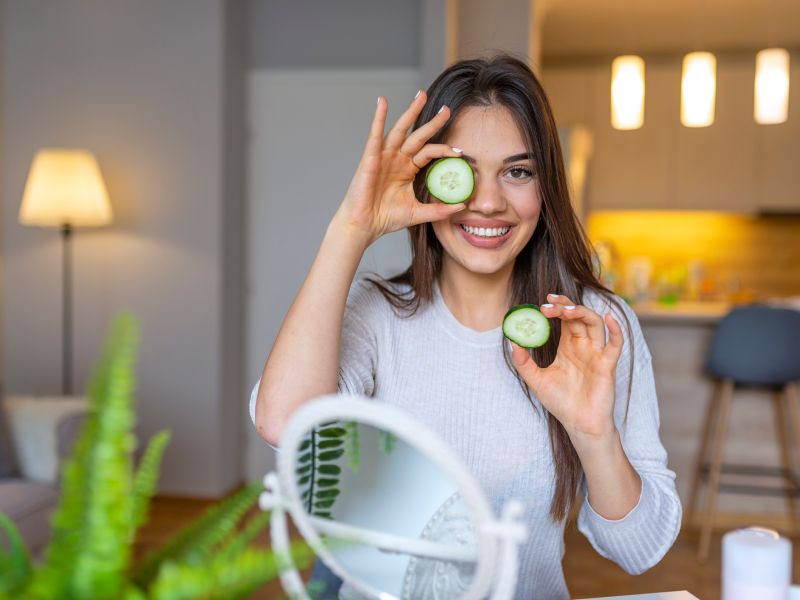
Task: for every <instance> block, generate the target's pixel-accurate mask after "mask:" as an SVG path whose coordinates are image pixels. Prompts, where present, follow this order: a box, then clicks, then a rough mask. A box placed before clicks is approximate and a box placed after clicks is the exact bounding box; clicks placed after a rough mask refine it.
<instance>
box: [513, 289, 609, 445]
mask: <svg viewBox="0 0 800 600" xmlns="http://www.w3.org/2000/svg"><path fill="white" fill-rule="evenodd" d="M548 300H549V301H550V302H551V303H552V304H543V305H541V306H540V307H539V308H540V310H541V311H542V314H544V315H545V316H546V317H548V318H550V319H561V340H560V341H559V344H558V351H557V354H556V358H555V360H554V361H553V363H552V364H551V365H550V366H548V367H545V368H541V367H539V366H537V365H536V363H535V362H534V361H533V359H532V358H531V356H530V354H529V353H528V351H527V350H525V349H523V348H521V347H519V346H517V345H516V344H513V343H512V347H513V353H512V360H513V363H514V366H515V367H516V369H517V371H518V372H519V374H520V376H521V377H522V379H523V380H524V381H525V383H526V384H527V385H528V387H529V388H530V389H531V390H532V391H533V392H534V394H536V397H537V398H538V399H539V401H540V402H541V403H542V406H544V407H545V408H546V409H547V410H548V411H549V412H550V414H552V415H553V416H554V417H555V418H556V419H558V420H559V421H560V422H561V424H562V425H563V426H564V428H565V429H566V431H567V433H568V434H569V436H570V438H572V439H573V443H575V442H576V441H578V440H577V439H576V438H581V440H591V439H600V438H605V437H607V436H608V435H611V434H614V433H615V432H616V426H615V425H614V394H615V376H614V371H615V369H616V366H617V361H618V360H619V357H620V354H621V352H622V341H623V337H622V329H621V328H620V325H619V323H618V322H617V321H616V319H614V317H613V316H611V314H610V313H609V314H607V315H605V323H606V324H607V325H608V333H609V335H608V341H606V332H605V327H604V326H603V321H604V319H603V318H601V317H600V315H598V314H597V313H596V312H594V311H592V310H590V309H589V308H587V307H585V306H580V305H576V304H575V303H573V302H572V301H571V300H570V299H569V298H567V297H566V296H555V295H553V294H550V295H549V296H548Z"/></svg>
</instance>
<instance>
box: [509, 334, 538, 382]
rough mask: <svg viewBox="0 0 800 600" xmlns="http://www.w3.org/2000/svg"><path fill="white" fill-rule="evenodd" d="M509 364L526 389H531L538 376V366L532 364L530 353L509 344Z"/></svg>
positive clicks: (513, 344)
mask: <svg viewBox="0 0 800 600" xmlns="http://www.w3.org/2000/svg"><path fill="white" fill-rule="evenodd" d="M511 362H512V364H513V365H514V368H515V369H516V370H517V373H519V375H520V377H522V379H523V380H524V381H525V383H526V384H528V387H529V388H533V387H534V385H535V383H536V380H537V377H538V375H539V366H538V365H537V364H536V363H535V362H533V359H532V358H531V355H530V353H529V352H528V351H527V350H525V349H524V348H522V347H521V346H518V345H517V344H515V343H514V342H511Z"/></svg>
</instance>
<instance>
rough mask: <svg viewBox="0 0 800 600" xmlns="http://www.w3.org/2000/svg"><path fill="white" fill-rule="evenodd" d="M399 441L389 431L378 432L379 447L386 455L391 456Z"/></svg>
mask: <svg viewBox="0 0 800 600" xmlns="http://www.w3.org/2000/svg"><path fill="white" fill-rule="evenodd" d="M396 443H397V439H396V438H395V437H394V436H393V435H392V434H391V433H389V432H388V431H383V430H381V431H379V432H378V447H379V448H380V449H381V452H383V453H384V454H391V453H392V452H393V451H394V447H395V444H396Z"/></svg>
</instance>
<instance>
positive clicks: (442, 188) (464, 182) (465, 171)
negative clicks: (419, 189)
mask: <svg viewBox="0 0 800 600" xmlns="http://www.w3.org/2000/svg"><path fill="white" fill-rule="evenodd" d="M425 185H426V187H427V188H428V191H429V192H430V193H431V195H432V196H433V197H434V198H437V199H439V200H441V201H442V202H444V203H445V204H459V203H461V202H466V201H467V200H469V197H470V196H472V190H473V189H474V188H475V176H474V175H473V173H472V167H470V166H469V163H468V162H467V161H465V160H464V159H463V158H459V157H457V156H449V157H447V158H440V159H439V160H437V161H436V162H435V163H433V164H432V165H431V166H430V168H429V169H428V175H427V176H426V177H425Z"/></svg>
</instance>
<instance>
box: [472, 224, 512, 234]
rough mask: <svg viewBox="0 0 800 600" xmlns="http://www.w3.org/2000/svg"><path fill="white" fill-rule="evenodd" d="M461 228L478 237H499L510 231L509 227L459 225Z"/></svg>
mask: <svg viewBox="0 0 800 600" xmlns="http://www.w3.org/2000/svg"><path fill="white" fill-rule="evenodd" d="M461 228H462V229H463V230H464V231H466V232H467V233H471V234H472V235H477V236H478V237H500V236H503V235H505V234H507V233H508V231H509V230H510V229H511V227H470V226H469V225H461Z"/></svg>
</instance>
